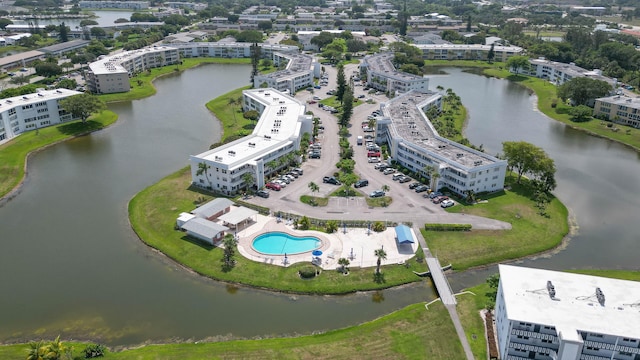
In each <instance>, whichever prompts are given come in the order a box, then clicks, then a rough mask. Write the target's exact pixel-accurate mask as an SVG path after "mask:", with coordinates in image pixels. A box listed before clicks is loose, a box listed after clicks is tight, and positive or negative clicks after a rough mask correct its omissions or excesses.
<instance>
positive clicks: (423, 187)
mask: <svg viewBox="0 0 640 360" xmlns="http://www.w3.org/2000/svg"><path fill="white" fill-rule="evenodd" d="M413 190H414V191H415V192H417V193H421V192H425V191H427V190H429V187H428V186H427V185H418V186H416V188H415V189H413Z"/></svg>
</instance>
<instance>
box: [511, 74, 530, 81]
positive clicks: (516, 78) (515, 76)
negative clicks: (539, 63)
mask: <svg viewBox="0 0 640 360" xmlns="http://www.w3.org/2000/svg"><path fill="white" fill-rule="evenodd" d="M527 79H528V77H526V76H523V75H518V74H511V75H509V76H507V80H509V81H514V82H522V81H525V80H527Z"/></svg>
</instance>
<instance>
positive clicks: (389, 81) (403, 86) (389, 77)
mask: <svg viewBox="0 0 640 360" xmlns="http://www.w3.org/2000/svg"><path fill="white" fill-rule="evenodd" d="M393 57H394V54H393V53H381V54H376V55H368V56H365V57H364V59H362V62H361V63H360V74H361V75H362V76H363V77H365V78H366V80H367V85H368V86H370V87H372V88H374V89H376V90H380V91H384V92H391V93H395V92H399V93H405V92H408V91H411V90H415V91H418V92H422V93H427V92H429V79H428V78H426V77H422V76H417V75H413V74H409V73H406V72H402V71H398V70H396V68H395V66H393V63H392V60H393Z"/></svg>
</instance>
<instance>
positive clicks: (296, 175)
mask: <svg viewBox="0 0 640 360" xmlns="http://www.w3.org/2000/svg"><path fill="white" fill-rule="evenodd" d="M287 175H289V176H293V177H294V178H296V179H297V178H298V176H300V174H298V172H297V171H293V170H292V171H289V172H288V173H287Z"/></svg>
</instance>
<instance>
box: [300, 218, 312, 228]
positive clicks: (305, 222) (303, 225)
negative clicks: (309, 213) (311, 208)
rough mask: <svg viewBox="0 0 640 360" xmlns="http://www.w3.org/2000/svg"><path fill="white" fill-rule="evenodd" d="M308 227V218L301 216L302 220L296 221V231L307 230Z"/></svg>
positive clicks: (309, 224) (309, 222)
mask: <svg viewBox="0 0 640 360" xmlns="http://www.w3.org/2000/svg"><path fill="white" fill-rule="evenodd" d="M310 226H311V221H309V218H308V217H306V216H303V217H302V219H300V221H298V229H300V230H309V227H310Z"/></svg>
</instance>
